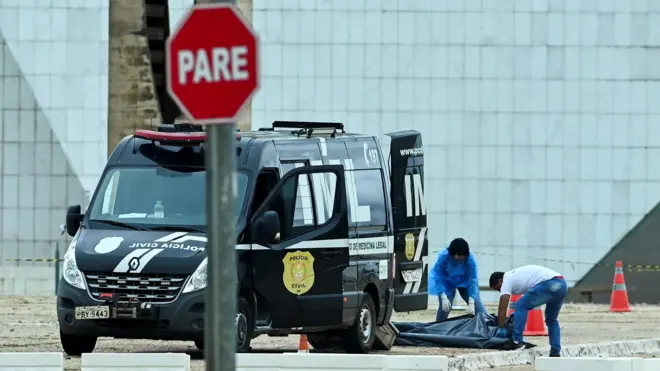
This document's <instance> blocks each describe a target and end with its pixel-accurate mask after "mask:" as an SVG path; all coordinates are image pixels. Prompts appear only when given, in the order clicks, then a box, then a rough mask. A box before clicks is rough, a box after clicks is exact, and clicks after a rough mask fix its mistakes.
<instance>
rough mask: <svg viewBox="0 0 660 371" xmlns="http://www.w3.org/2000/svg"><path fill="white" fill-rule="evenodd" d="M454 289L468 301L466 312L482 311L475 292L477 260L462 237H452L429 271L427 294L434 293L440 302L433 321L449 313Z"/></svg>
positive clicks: (476, 287) (476, 291)
mask: <svg viewBox="0 0 660 371" xmlns="http://www.w3.org/2000/svg"><path fill="white" fill-rule="evenodd" d="M456 290H458V293H459V294H460V295H461V297H462V298H463V300H465V301H466V302H467V303H468V314H471V315H475V314H476V313H486V308H485V307H484V305H483V304H482V302H481V297H480V296H479V280H478V278H477V261H476V260H475V259H474V255H473V254H470V246H469V245H468V243H467V241H465V240H464V239H462V238H456V239H454V240H453V241H451V243H450V244H449V247H447V248H446V249H445V250H444V251H442V252H440V254H438V260H436V262H435V264H434V265H433V268H432V269H431V271H430V272H429V294H430V295H436V296H437V297H438V300H439V304H440V306H439V308H438V313H437V314H436V316H435V320H436V321H444V320H446V319H447V317H448V316H449V312H451V306H452V303H453V302H454V295H456Z"/></svg>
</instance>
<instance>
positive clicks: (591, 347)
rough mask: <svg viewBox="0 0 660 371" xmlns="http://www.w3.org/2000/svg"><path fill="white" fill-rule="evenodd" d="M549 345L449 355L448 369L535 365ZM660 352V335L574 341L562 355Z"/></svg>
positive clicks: (469, 370) (463, 370) (462, 370)
mask: <svg viewBox="0 0 660 371" xmlns="http://www.w3.org/2000/svg"><path fill="white" fill-rule="evenodd" d="M549 351H550V348H549V347H536V348H533V349H528V350H520V351H500V352H491V353H476V354H475V353H473V354H465V355H460V356H456V357H453V358H449V369H450V370H456V371H479V370H484V369H490V368H496V367H511V366H521V365H531V364H534V359H536V357H547V356H548V353H549ZM649 353H660V338H654V339H641V340H625V341H609V342H605V343H596V344H573V345H567V346H566V347H564V349H562V353H561V355H562V357H624V356H632V355H637V354H649Z"/></svg>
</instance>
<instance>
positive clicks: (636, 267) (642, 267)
mask: <svg viewBox="0 0 660 371" xmlns="http://www.w3.org/2000/svg"><path fill="white" fill-rule="evenodd" d="M474 254H475V255H477V256H479V255H485V256H495V257H500V258H521V259H524V260H526V261H528V264H543V262H553V263H566V264H574V265H586V266H589V267H610V268H612V270H614V268H615V267H616V263H605V264H597V263H596V264H594V263H587V262H578V261H571V260H560V259H546V258H534V257H527V256H525V257H522V256H516V255H499V254H490V253H482V252H478V251H475V252H474ZM623 268H624V270H625V271H627V272H660V265H653V264H624V265H623Z"/></svg>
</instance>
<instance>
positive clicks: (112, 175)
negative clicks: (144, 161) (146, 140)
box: [89, 166, 248, 230]
mask: <svg viewBox="0 0 660 371" xmlns="http://www.w3.org/2000/svg"><path fill="white" fill-rule="evenodd" d="M247 182H248V176H247V174H246V173H244V172H241V171H238V172H236V204H235V211H234V215H235V216H236V217H238V215H239V214H240V212H241V210H242V208H243V202H244V199H245V191H246V188H247ZM205 190H206V171H205V170H204V169H203V168H198V167H176V168H173V167H156V166H152V167H117V168H113V169H111V170H110V171H108V172H107V173H106V174H105V176H104V177H103V179H102V180H101V184H100V186H99V189H98V193H97V195H96V197H95V199H94V201H93V204H92V205H90V213H89V220H90V221H91V222H94V221H106V222H108V223H113V224H115V225H120V224H119V223H121V224H129V225H140V226H143V227H145V228H152V227H156V226H190V227H198V228H199V229H202V230H203V229H205V227H206V191H205Z"/></svg>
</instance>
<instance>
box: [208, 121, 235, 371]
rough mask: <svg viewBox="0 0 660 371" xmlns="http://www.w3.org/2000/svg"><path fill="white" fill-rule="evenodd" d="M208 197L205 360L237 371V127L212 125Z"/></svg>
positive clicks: (214, 370)
mask: <svg viewBox="0 0 660 371" xmlns="http://www.w3.org/2000/svg"><path fill="white" fill-rule="evenodd" d="M207 130H208V131H207V138H208V139H207V148H206V150H205V152H206V169H207V170H206V171H207V175H206V177H207V178H206V179H207V181H206V199H207V206H206V209H207V214H206V215H207V226H208V239H209V240H208V243H209V248H208V250H207V251H208V276H207V277H208V278H207V279H208V281H207V282H208V283H207V284H208V286H207V288H206V300H205V301H206V304H205V308H206V309H205V310H206V313H205V321H204V324H205V329H204V339H205V346H204V358H205V359H206V370H207V371H235V369H236V360H235V353H236V325H235V321H236V320H235V318H236V264H235V260H236V250H235V244H236V219H235V217H234V203H235V200H234V198H235V196H234V182H235V172H236V124H235V123H232V124H223V125H208V126H207Z"/></svg>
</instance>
